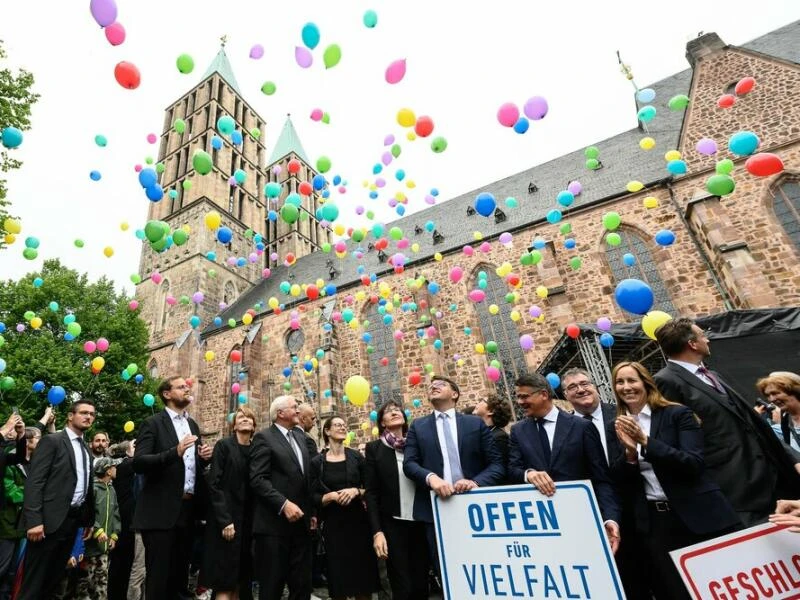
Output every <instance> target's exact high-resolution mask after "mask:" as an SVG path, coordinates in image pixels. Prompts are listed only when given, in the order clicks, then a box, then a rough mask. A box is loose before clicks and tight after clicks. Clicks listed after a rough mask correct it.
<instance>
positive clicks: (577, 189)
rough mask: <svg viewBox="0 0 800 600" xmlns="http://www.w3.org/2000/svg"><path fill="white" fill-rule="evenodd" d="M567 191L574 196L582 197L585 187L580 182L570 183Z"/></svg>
mask: <svg viewBox="0 0 800 600" xmlns="http://www.w3.org/2000/svg"><path fill="white" fill-rule="evenodd" d="M567 191H568V192H569V193H571V194H572V195H573V196H580V195H581V192H582V191H583V186H582V185H581V182H580V181H570V182H569V185H568V186H567Z"/></svg>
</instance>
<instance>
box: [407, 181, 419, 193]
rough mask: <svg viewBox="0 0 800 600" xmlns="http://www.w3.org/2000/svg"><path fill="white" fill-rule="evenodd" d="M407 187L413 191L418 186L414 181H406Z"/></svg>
mask: <svg viewBox="0 0 800 600" xmlns="http://www.w3.org/2000/svg"><path fill="white" fill-rule="evenodd" d="M406 187H407V188H408V189H410V190H413V189H414V188H415V187H417V184H416V183H414V180H413V179H409V180H408V181H406Z"/></svg>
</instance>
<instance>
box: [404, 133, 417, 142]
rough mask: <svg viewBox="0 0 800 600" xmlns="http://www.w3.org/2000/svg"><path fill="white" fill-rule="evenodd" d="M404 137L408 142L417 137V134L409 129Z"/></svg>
mask: <svg viewBox="0 0 800 600" xmlns="http://www.w3.org/2000/svg"><path fill="white" fill-rule="evenodd" d="M406 139H407V140H408V141H409V142H413V141H414V140H415V139H417V134H416V133H414V132H413V131H409V132H408V133H406Z"/></svg>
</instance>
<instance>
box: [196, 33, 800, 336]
mask: <svg viewBox="0 0 800 600" xmlns="http://www.w3.org/2000/svg"><path fill="white" fill-rule="evenodd" d="M742 47H743V48H746V49H749V50H754V51H757V52H761V53H763V54H768V55H770V56H775V57H778V58H782V59H785V60H789V61H792V62H797V63H800V20H798V21H795V22H793V23H790V24H788V25H786V26H784V27H781V28H779V29H776V30H774V31H772V32H770V33H768V34H766V35H764V36H762V37H760V38H757V39H755V40H753V41H752V42H749V43H747V44H744V45H743V46H742ZM691 78H692V70H691V69H686V70H685V71H681V72H679V73H676V74H674V75H671V76H670V77H666V78H664V79H662V80H660V81H658V82H656V83H654V84H651V85H648V86H642V87H650V88H652V89H654V90H655V92H656V101H655V106H656V108H657V110H658V116H657V117H656V118H655V119H654V120H653V121H651V122H650V123H648V124H647V133H646V132H645V131H644V130H643V129H641V128H634V129H631V130H628V131H625V132H622V133H620V134H618V135H616V136H614V137H612V138H609V139H606V140H601V141H598V142H595V143H594V144H593V145H595V146H597V147H598V148H599V149H600V160H601V161H602V163H603V168H602V169H599V170H596V171H589V170H587V169H586V167H585V161H586V159H585V157H584V148H580V149H578V150H575V151H574V152H571V153H569V154H565V155H563V156H559V157H558V158H555V159H553V160H550V161H548V162H545V163H543V164H540V165H536V166H534V167H531V168H530V169H526V170H525V171H521V172H519V173H516V174H514V175H510V176H508V177H505V178H504V179H501V180H499V181H496V182H494V183H490V184H488V185H485V186H482V187H481V188H480V189H476V190H473V191H470V192H467V193H465V194H462V195H460V196H458V197H456V198H453V199H451V200H448V201H446V202H442V203H440V204H437V205H434V206H432V207H430V208H428V209H425V210H422V211H419V212H417V213H414V214H412V215H408V216H404V217H402V218H400V219H397V220H395V221H392V222H391V223H388V224H387V225H386V230H387V231H388V229H389V228H390V227H394V226H397V227H400V228H401V229H402V230H403V232H404V234H405V236H406V237H408V238H409V240H410V242H411V243H412V244H413V243H415V242H416V243H418V244H419V245H420V251H419V252H417V253H411V252H410V251H409V252H404V254H406V256H407V257H408V259H409V261H413V262H407V263H406V267H407V270H408V271H409V272H410V273H411V274H413V273H414V270H413V265H414V264H415V263H420V262H425V261H428V260H430V259H431V257H432V256H433V255H434V254H435V253H436V252H441V253H442V254H447V253H448V252H451V251H456V250H458V249H460V248H461V247H463V246H464V245H466V244H473V243H474V239H473V232H474V231H481V232H482V233H483V237H484V239H485V240H487V239H488V240H491V239H492V238H494V237H496V236H498V235H499V234H500V233H502V232H504V231H514V230H515V229H519V228H523V227H529V226H530V225H531V224H535V223H537V222H542V221H544V220H545V216H546V214H547V212H548V211H550V210H552V209H553V208H556V207H557V203H556V201H555V198H556V195H557V194H558V192H559V191H561V190H563V189H565V188H566V186H567V183H568V182H569V181H572V180H579V181H580V182H581V183H582V184H583V188H584V191H583V193H582V194H581V195H579V196H577V197H576V199H575V202H574V203H573V205H572V206H571V207H570V210H574V209H575V208H577V207H581V206H586V205H589V204H593V203H596V202H599V201H602V200H607V199H610V198H613V197H615V196H618V195H624V194H626V193H627V191H626V189H625V186H626V184H627V183H628V182H629V181H631V180H634V179H635V180H638V181H641V182H642V183H644V184H645V186H649V185H652V184H655V183H657V182H659V181H662V180H665V179H667V178H668V175H669V174H668V172H667V170H666V169H665V166H664V157H663V152H642V151H641V150H640V149H639V140H641V138H642V137H644V136H646V135H651V136H652V137H654V138H656V139H657V140H658V145H659V147H660V148H662V149H663V148H667V149H668V148H675V147H677V145H678V141H679V140H678V138H679V135H680V130H681V125H682V121H683V116H684V111H677V112H674V111H670V110H669V108H667V103H668V101H669V99H670V98H671V97H673V96H675V95H676V94H687V95H688V94H689V88H690V86H691ZM638 108H639V106H638V104H637V110H638ZM287 122H288V121H287ZM285 128H286V126H284V129H285ZM292 129H293V128H292ZM530 182H533V183H534V184H535V185H536V186H537V187H538V188H539V189H538V191H537V192H536V193H534V194H528V184H529V183H530ZM482 191H488V192H491V193H492V194H494V196H495V198H496V199H497V204H498V207H500V208H501V209H503V211H504V212H505V214H506V216H507V217H508V218H507V220H506V221H505V222H502V223H499V224H495V221H494V218H492V217H489V218H485V217H482V216H480V215H477V214H476V215H473V216H469V217H468V216H467V212H466V211H467V207H468V206H471V205H473V204H474V201H475V196H476V195H477V194H478V193H480V192H482ZM509 196H512V197H514V198H516V199H517V200H518V201H519V207H518V208H514V209H509V208H506V207H505V203H504V200H505V198H507V197H509ZM427 221H433V222H434V223H435V225H436V228H437V229H438V231H439V232H440V233H441V234H442V235H444V236H445V239H444V241H443V242H442V243H440V244H437V245H434V244H433V240H432V235H431V234H430V233H428V232H427V231H425V230H424V229H423V233H421V234H419V235H414V226H415V225H419V226H421V227H424V224H425V223H426V222H427ZM370 239H372V236H371V234H370V236H368V238H367V239H365V240H364V241H363V242H361V244H356V243H355V242H353V241H352V240H348V242H347V245H348V255H347V257H346V258H344V259H342V260H340V259H338V258H336V256H335V254H334V253H333V252H331V253H330V254H325V253H323V252H314V253H312V254H309V255H308V256H304V257H302V258H300V259H298V260H297V262H296V263H295V264H294V265H293V266H292V267H291V268H290V269H289V268H287V267H284V266H279V267H276V268H274V269H272V275H271V276H270V277H269V278H268V279H265V280H263V281H261V282H259V283H258V284H256V285H255V286H253V287H252V288H251V289H249V290H248V291H246V292H245V293H243V294H242V295H241V296H240V297H239V298H238V299H237V301H236V302H235V303H234V304H232V305H231V306H230V307H228V308H227V309H226V310H225V311H224V312H223V313H222V314H221V315H220V316H221V317H222V319H223V322H227V320H228V319H230V318H234V319H236V320H237V321H238V320H239V319H241V316H242V314H244V312H245V311H246V310H247V309H249V308H252V307H253V306H254V305H255V304H256V303H258V302H259V301H264V302H263V304H264V308H262V312H269V309H268V308H267V307H266V300H267V299H269V298H270V297H271V296H275V297H276V298H278V300H280V301H281V302H285V303H286V304H287V305H289V304H291V303H294V302H296V301H298V300H302V299H303V298H304V296H301V297H300V298H293V297H291V296H289V295H286V294H283V293H281V291H280V289H279V286H280V283H281V282H282V281H285V280H287V276H288V275H289V273H293V274H294V278H293V279H292V280H291V281H290V283H298V284H302V283H309V282H313V281H315V280H316V279H318V278H322V279H324V280H325V281H326V283H327V282H328V281H329V280H328V267H327V266H326V262H327V261H328V260H332V261H333V264H334V266H335V267H336V269H337V270H338V271H339V274H338V275H337V276H336V278H335V279H333V280H331V283H333V284H335V285H336V286H337V288H343V287H347V286H349V285H350V284H353V283H355V282H357V281H358V280H359V279H360V277H361V276H360V275H359V274H358V273H357V271H356V269H357V267H358V266H359V265H360V264H361V265H364V267H365V269H366V273H368V274H369V273H376V274H378V275H381V274H382V273H386V272H391V271H392V267H391V265H389V264H388V262H386V263H380V262H379V261H378V258H377V252H376V251H375V250H373V251H371V252H365V254H364V258H363V259H362V260H360V261H358V260H356V259H355V258H353V257H352V256H351V255H350V253H351V252H352V251H353V250H355V249H356V248H358V247H361V248H363V249H364V250H365V251H366V248H367V243H368V241H369V240H370ZM395 252H397V250H395V249H394V246H393V244H390V246H389V248H388V249H387V254H388V255H389V256H391V255H392V254H393V253H395ZM215 329H216V328H215V327H214V326H209V327H208V328H207V329H206V330H205V331H204V334H206V335H207V334H209V333H211V332H212V331H214V330H215Z"/></svg>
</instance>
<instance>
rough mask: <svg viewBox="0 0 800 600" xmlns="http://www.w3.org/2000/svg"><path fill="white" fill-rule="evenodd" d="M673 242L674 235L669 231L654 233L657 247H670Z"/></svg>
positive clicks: (663, 230)
mask: <svg viewBox="0 0 800 600" xmlns="http://www.w3.org/2000/svg"><path fill="white" fill-rule="evenodd" d="M674 241H675V233H673V232H672V231H670V230H669V229H662V230H661V231H659V232H658V233H656V244H658V245H659V246H671V245H672V243H673V242H674Z"/></svg>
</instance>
